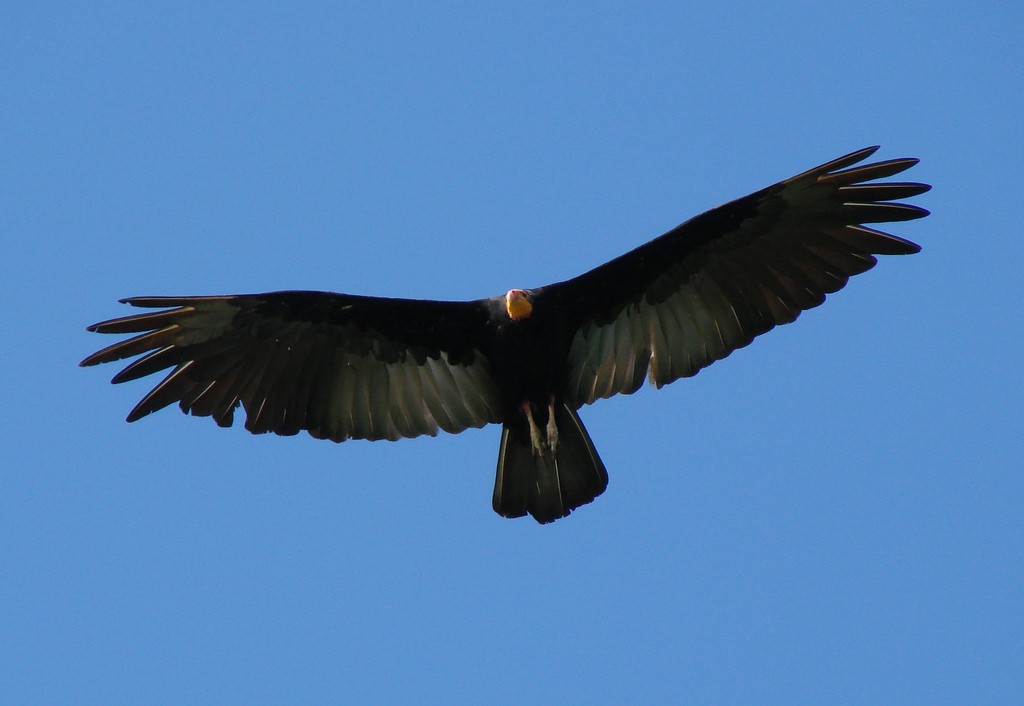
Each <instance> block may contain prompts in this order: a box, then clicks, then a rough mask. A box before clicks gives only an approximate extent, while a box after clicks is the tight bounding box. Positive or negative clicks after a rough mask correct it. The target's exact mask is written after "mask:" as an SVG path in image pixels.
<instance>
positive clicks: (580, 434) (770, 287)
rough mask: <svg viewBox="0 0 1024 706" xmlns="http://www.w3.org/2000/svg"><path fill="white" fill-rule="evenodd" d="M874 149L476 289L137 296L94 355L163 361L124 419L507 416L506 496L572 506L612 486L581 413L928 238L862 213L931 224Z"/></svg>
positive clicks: (680, 370) (358, 421)
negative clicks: (625, 246)
mask: <svg viewBox="0 0 1024 706" xmlns="http://www.w3.org/2000/svg"><path fill="white" fill-rule="evenodd" d="M877 149H878V148H877V147H869V148H866V149H863V150H859V151H857V152H853V153H851V154H849V155H846V156H845V157H840V158H839V159H836V160H833V161H831V162H828V163H826V164H823V165H821V166H819V167H815V168H814V169H811V170H808V171H806V172H804V173H802V174H799V175H797V176H795V177H792V178H790V179H787V180H785V181H782V182H779V183H778V184H775V185H773V186H769V187H767V188H765V189H762V190H761V191H758V192H756V193H754V194H751V195H749V196H745V197H743V198H741V199H737V200H735V201H732V202H730V203H727V204H725V205H722V206H719V207H718V208H715V209H712V210H710V211H708V212H706V213H703V214H701V215H700V216H697V217H696V218H693V219H690V220H689V221H686V222H685V223H683V224H682V225H679V226H677V227H675V228H673V229H672V230H670V231H669V232H667V233H665V234H664V235H662V236H660V237H658V238H655V239H654V240H652V241H651V242H649V243H647V244H645V245H641V246H640V247H638V248H636V249H635V250H632V251H630V252H628V253H626V254H625V255H621V256H620V257H617V258H615V259H614V260H611V261H610V262H607V263H605V264H603V265H601V266H599V267H596V268H594V269H593V270H591V271H589V272H587V273H585V274H582V275H580V276H579V277H575V278H573V279H570V280H566V281H564V282H559V283H556V284H552V285H548V286H546V287H540V288H537V289H512V290H509V291H508V292H507V293H506V294H504V295H501V296H497V297H490V298H487V299H478V300H476V301H468V302H449V301H427V300H413V299H389V298H382V297H364V296H356V295H351V294H335V293H328V292H303V291H291V292H270V293H266V294H245V295H232V296H206V297H133V298H129V299H124V300H122V301H123V302H125V303H128V304H131V305H132V306H136V307H142V308H147V309H158V310H159V311H151V312H148V313H141V314H137V315H135V316H127V317H124V318H118V319H112V320H110V321H104V322H102V323H98V324H94V325H93V326H90V327H89V330H90V331H96V332H98V333H116V334H136V335H135V336H134V337H132V338H129V339H127V340H123V341H120V342H118V343H115V344H113V345H111V346H109V347H107V348H104V349H103V350H101V351H99V352H97V353H94V354H93V355H91V356H89V357H88V358H86V359H85V360H83V361H82V365H95V364H98V363H108V362H111V361H115V360H121V359H123V358H131V357H134V356H142V357H140V358H138V359H137V360H135V361H134V362H132V363H131V364H130V365H128V366H127V367H126V368H125V369H124V370H122V371H121V372H120V373H118V374H117V375H116V376H114V379H113V382H115V383H119V382H125V381H128V380H134V379H136V378H140V377H144V376H147V375H150V374H152V373H155V372H159V371H162V370H167V369H170V373H169V374H168V375H167V377H165V378H164V379H163V381H162V382H160V384H158V385H157V386H156V387H155V388H153V390H152V391H150V393H149V394H147V395H146V396H145V397H144V398H143V399H142V400H141V401H140V402H139V403H138V404H137V405H136V406H135V408H134V409H133V410H132V411H131V413H130V414H129V415H128V421H130V422H132V421H135V420H137V419H139V418H141V417H144V416H146V415H147V414H150V413H152V412H155V411H157V410H159V409H161V408H163V407H166V406H167V405H170V404H173V403H175V402H176V403H178V405H179V406H180V407H181V409H182V411H184V412H190V413H192V414H194V415H198V416H210V417H213V419H214V420H215V421H216V422H217V424H219V425H221V426H230V425H231V424H232V421H233V418H234V412H235V409H236V408H237V407H238V406H239V405H241V406H242V408H243V409H244V410H245V416H246V421H245V427H246V429H248V430H249V431H251V432H253V433H263V432H274V433H277V434H296V433H298V432H299V431H301V430H306V431H307V432H309V433H310V434H311V435H312V436H314V437H316V438H321V439H331V440H332V441H345V440H346V439H392V440H394V439H399V438H409V437H414V436H419V435H421V434H430V435H435V434H436V433H437V432H438V430H443V431H446V432H451V433H457V432H460V431H463V430H464V429H467V428H469V427H482V426H484V425H485V424H491V423H498V422H500V423H501V424H502V425H503V429H502V435H501V447H500V451H499V455H498V468H497V478H496V480H495V487H494V497H493V505H494V509H495V511H496V512H498V513H499V514H501V515H504V516H506V517H520V516H523V515H525V514H527V513H529V514H530V515H532V516H533V517H534V518H535V519H536V520H537V521H538V522H551V521H553V520H556V519H558V518H560V517H565V516H566V515H568V514H569V513H570V512H571V511H572V510H573V509H575V508H577V507H579V506H580V505H584V504H586V503H589V502H590V501H592V500H593V499H594V498H596V497H597V496H598V495H600V494H601V493H602V492H604V489H605V487H606V486H607V484H608V474H607V471H606V470H605V467H604V464H603V462H602V461H601V458H600V456H599V455H598V454H597V451H596V450H595V448H594V445H593V442H592V441H591V439H590V436H589V434H588V433H587V431H586V428H585V427H584V426H583V422H582V421H581V420H580V418H579V415H578V414H577V410H578V409H579V408H580V407H581V406H583V405H584V404H590V403H592V402H594V401H595V400H598V399H600V398H603V397H611V396H612V395H615V394H619V393H625V394H630V393H632V392H635V391H636V390H637V389H638V388H639V387H640V386H641V385H642V384H643V382H644V380H645V379H646V380H649V381H650V382H651V383H652V384H654V385H656V386H658V387H661V386H662V385H666V384H668V383H670V382H672V381H673V380H677V379H678V378H680V377H687V376H690V375H694V374H696V373H697V371H699V370H700V369H701V368H703V367H705V366H707V365H710V364H711V363H713V362H714V361H716V360H719V359H721V358H724V357H725V356H727V355H729V353H731V352H732V351H734V350H736V349H737V348H742V347H743V346H745V345H747V344H748V343H750V342H751V341H752V340H753V339H754V337H755V336H758V335H760V334H762V333H765V332H766V331H768V330H770V329H772V328H773V327H775V326H777V325H779V324H784V323H789V322H790V321H793V320H794V319H796V317H797V316H798V315H799V314H800V312H801V311H804V310H806V309H810V308H812V307H815V306H817V305H819V304H821V303H822V302H823V301H824V300H825V295H826V294H829V293H831V292H835V291H837V290H839V289H841V288H842V287H843V286H844V285H845V284H846V282H847V280H848V279H849V277H851V276H852V275H856V274H859V273H861V272H864V271H865V270H868V269H870V268H871V267H873V266H874V265H875V263H876V260H875V257H874V256H875V255H907V254H911V253H916V252H918V251H919V250H920V248H919V247H918V246H917V245H915V244H914V243H911V242H910V241H907V240H904V239H902V238H898V237H896V236H894V235H890V234H888V233H883V232H881V231H879V230H875V229H874V228H872V227H870V226H869V225H865V224H874V223H884V222H891V221H905V220H912V219H915V218H921V217H923V216H926V215H928V212H927V211H926V210H924V209H922V208H919V207H917V206H911V205H908V204H903V203H897V201H899V200H900V199H905V198H908V197H911V196H916V195H918V194H922V193H924V192H925V191H927V190H928V189H929V188H930V187H929V186H928V185H926V184H918V183H915V182H883V183H876V182H875V180H876V179H882V178H886V177H891V176H893V175H895V174H899V173H900V172H903V171H904V170H906V169H909V168H910V167H912V166H913V165H914V164H916V163H917V160H916V159H893V160H888V161H884V162H875V163H872V164H864V165H861V166H854V165H856V164H858V163H860V162H862V161H863V160H865V159H867V158H868V157H869V156H871V155H872V154H874V152H875V151H876V150H877Z"/></svg>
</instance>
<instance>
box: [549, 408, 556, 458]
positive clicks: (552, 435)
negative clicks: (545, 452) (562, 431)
mask: <svg viewBox="0 0 1024 706" xmlns="http://www.w3.org/2000/svg"><path fill="white" fill-rule="evenodd" d="M547 431H548V448H549V449H551V455H552V456H554V455H555V454H556V453H558V426H557V425H556V424H555V398H554V397H552V398H551V402H549V403H548V430H547Z"/></svg>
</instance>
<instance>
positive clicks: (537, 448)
mask: <svg viewBox="0 0 1024 706" xmlns="http://www.w3.org/2000/svg"><path fill="white" fill-rule="evenodd" d="M523 412H524V413H525V414H526V421H527V422H529V424H530V445H531V446H532V447H533V455H534V456H541V455H543V454H544V449H546V448H547V445H548V443H547V441H546V440H545V439H544V436H543V434H542V433H541V430H540V427H539V426H537V422H536V421H534V419H533V412H532V411H530V403H529V402H523Z"/></svg>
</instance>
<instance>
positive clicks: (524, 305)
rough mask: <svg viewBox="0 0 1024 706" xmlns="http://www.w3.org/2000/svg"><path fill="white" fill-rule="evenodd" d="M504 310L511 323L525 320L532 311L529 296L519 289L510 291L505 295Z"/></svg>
mask: <svg viewBox="0 0 1024 706" xmlns="http://www.w3.org/2000/svg"><path fill="white" fill-rule="evenodd" d="M505 309H506V311H508V317H509V318H510V319H512V320H513V321H519V320H520V319H525V318H526V317H527V316H529V315H530V312H531V311H533V303H532V302H531V301H530V297H529V295H528V294H527V293H526V292H524V291H523V290H521V289H510V290H509V291H508V294H506V295H505Z"/></svg>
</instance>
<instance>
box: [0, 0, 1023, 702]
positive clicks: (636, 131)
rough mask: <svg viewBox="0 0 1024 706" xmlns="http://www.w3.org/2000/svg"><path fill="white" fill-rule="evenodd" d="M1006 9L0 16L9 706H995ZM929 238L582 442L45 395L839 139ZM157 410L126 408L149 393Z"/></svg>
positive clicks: (218, 8) (349, 9)
mask: <svg viewBox="0 0 1024 706" xmlns="http://www.w3.org/2000/svg"><path fill="white" fill-rule="evenodd" d="M1022 30H1024V9H1022V7H1021V5H1020V4H1019V3H1017V2H1005V3H999V2H997V3H989V4H984V5H968V4H967V3H872V2H868V3H856V4H852V5H850V4H847V5H842V6H839V5H833V4H828V3H826V4H820V3H797V2H784V3H777V4H772V5H771V6H770V7H766V8H764V9H752V8H751V7H750V6H749V5H747V4H743V3H739V4H734V5H730V4H726V5H719V6H716V7H715V8H710V9H693V8H687V7H685V4H681V3H676V2H664V3H634V4H632V5H631V6H630V9H625V8H624V4H622V5H620V4H614V3H611V4H601V3H586V4H584V3H576V4H568V5H563V6H560V7H559V6H555V4H554V3H516V4H514V5H512V4H508V6H505V7H499V6H498V5H497V4H484V5H481V4H480V3H450V2H449V3H420V2H417V3H412V2H409V3H404V2H396V3H373V4H370V3H367V4H360V5H355V4H341V3H313V4H301V5H300V4H293V3H241V4H224V3H186V2H182V3H170V4H167V3H106V2H98V3H95V2H94V3H89V4H85V3H81V4H62V3H48V2H37V3H6V4H5V6H4V7H3V9H2V10H0V61H2V77H0V94H2V96H3V99H2V101H0V145H2V149H0V189H2V194H0V228H2V231H0V237H2V242H3V246H4V247H3V257H2V260H0V270H2V278H0V296H2V300H3V318H2V320H3V330H4V334H3V365H2V367H0V375H2V381H0V384H2V391H3V394H2V398H0V410H2V424H3V435H4V442H3V444H2V449H0V455H2V458H0V467H2V469H0V472H2V490H0V551H2V556H0V581H2V582H0V692H2V694H3V698H2V700H3V701H4V702H5V703H12V704H13V703H18V704H28V703H32V704H71V703H74V704H87V703H90V704H91V703H95V704H143V703H165V704H183V703H192V704H198V703H211V704H227V703H274V702H276V703H315V702H319V703H330V702H333V703H387V702H407V703H432V702H433V703H442V702H443V703H510V704H511V703H530V702H533V703H555V702H569V703H573V702H576V703H620V704H621V703H641V702H646V703H669V702H678V703H682V702H687V703H718V704H728V703H737V704H744V703H762V704H763V703H780V704H796V703H808V704H812V703H813V704H826V703H827V704H845V703H858V704H885V703H900V704H964V703H977V704H998V703H1007V704H1009V703H1014V704H1019V703H1024V637H1022V636H1024V608H1022V603H1024V601H1022V599H1024V589H1022V586H1024V541H1022V531H1024V482H1022V472H1021V465H1022V464H1021V460H1020V458H1021V451H1022V450H1024V449H1022V443H1021V437H1022V432H1024V429H1022V425H1021V422H1020V413H1021V404H1022V391H1024V390H1022V387H1024V386H1022V373H1021V359H1022V353H1024V347H1022V345H1021V338H1022V336H1021V329H1022V313H1024V312H1022V296H1021V295H1022V285H1021V268H1022V263H1024V258H1022V254H1024V253H1022V249H1024V248H1022V245H1021V243H1022V239H1024V235H1022V233H1021V229H1020V225H1019V224H1020V214H1021V209H1022V207H1024V205H1022V200H1024V199H1022V187H1021V168H1020V165H1021V158H1022V156H1024V154H1022V152H1024V149H1022V145H1024V138H1022V128H1021V124H1022V121H1024V98H1022V96H1024V78H1022V77H1024V70H1022V66H1024V52H1022V46H1024V44H1022V42H1021V39H1020V37H1021V34H1022ZM875 143H880V144H882V145H883V146H884V148H883V151H882V152H880V153H879V157H880V158H891V157H902V156H917V157H920V158H922V160H923V161H922V164H921V165H920V166H919V167H916V168H915V169H914V170H913V171H912V172H911V174H910V177H911V178H916V179H918V180H922V181H927V182H930V183H932V184H934V185H935V189H934V190H933V191H932V192H931V193H929V194H927V195H925V196H922V197H920V198H918V199H915V202H916V203H919V204H921V205H923V206H925V207H928V208H930V209H932V210H933V211H934V214H933V215H932V216H931V217H930V218H928V219H925V220H923V221H917V222H914V223H908V224H903V225H898V226H896V227H895V228H894V231H895V232H897V233H898V234H900V235H902V236H905V237H908V238H910V239H913V240H916V241H918V242H920V243H921V244H922V245H923V246H924V251H923V253H922V254H920V255H918V256H915V257H908V258H890V259H887V260H885V261H883V262H882V263H881V264H880V265H879V267H878V268H877V269H875V270H873V271H871V272H870V273H868V274H866V275H864V276H862V277H859V278H857V279H856V280H854V281H853V282H852V283H851V285H850V286H849V287H848V288H847V289H846V290H844V291H843V292H841V293H839V294H838V295H836V296H835V297H832V298H830V299H829V301H828V302H827V303H826V304H825V305H824V306H823V307H822V308H820V309H817V310H814V311H812V312H809V313H807V314H805V315H804V317H802V318H801V319H800V321H799V322H797V323H796V324H795V325H793V326H788V327H785V328H783V329H780V330H777V331H774V332H772V333H770V334H769V335H767V336H765V337H763V338H761V339H759V340H758V341H756V342H755V343H754V345H752V346H751V347H750V348H747V349H744V350H742V351H740V352H738V353H736V354H734V355H733V356H732V357H730V358H729V359H727V360H725V361H722V362H720V363H717V364H715V365H714V366H712V367H711V368H709V369H708V370H705V371H704V372H702V373H701V374H700V375H699V376H697V377H696V378H693V379H691V380H686V381H681V382H678V383H676V384H674V385H672V386H670V387H668V388H666V389H664V390H661V391H658V392H656V391H653V390H650V389H647V388H645V389H644V390H642V391H641V392H639V393H638V394H636V395H634V396H632V397H621V398H617V399H614V400H609V401H604V402H602V403H600V404H598V405H596V406H594V407H588V408H586V409H584V410H583V411H582V414H583V418H584V420H585V421H586V423H587V425H588V427H589V429H590V431H591V434H592V435H593V437H594V439H595V442H596V444H597V446H598V448H599V450H600V452H601V454H602V455H603V457H604V460H605V462H606V463H607V466H608V468H609V470H610V473H611V484H610V486H609V488H608V491H607V492H606V493H605V495H604V496H602V497H601V498H600V499H599V500H598V501H597V502H596V503H594V504H592V505H589V506H587V507H585V508H583V509H581V510H579V511H578V512H577V513H575V514H574V515H573V516H572V517H570V518H569V519H567V520H563V521H560V522H558V523H556V524H554V525H552V526H546V527H541V526H538V525H536V524H535V523H533V522H532V521H530V520H517V521H510V520H505V519H502V518H500V517H498V516H497V515H495V514H494V513H493V512H492V511H491V507H490V496H491V486H492V482H493V473H494V463H495V458H496V451H497V445H498V436H499V432H498V429H497V428H493V427H492V428H487V429H483V430H473V431H469V432H467V433H464V434H462V435H459V436H441V437H438V438H434V439H431V438H424V439H417V440H413V441H404V442H401V443H395V444H391V443H384V442H380V443H366V442H352V443H346V444H341V445H335V444H331V443H327V442H320V441H314V440H312V439H310V438H309V437H307V436H305V435H303V436H300V437H294V438H278V437H272V436H264V437H253V436H250V435H249V434H246V433H245V432H244V431H242V430H241V429H240V428H237V427H236V428H234V429H231V430H222V429H218V428H216V426H215V425H214V424H212V423H211V422H210V421H209V420H202V419H192V418H188V417H185V416H184V415H181V414H180V413H178V412H177V411H175V410H173V409H172V410H168V411H165V412H163V413H161V414H158V415H156V416H153V417H149V418H147V419H145V420H143V421H141V422H139V423H137V424H133V425H131V426H129V425H127V424H125V423H124V422H123V421H122V420H123V418H124V416H125V415H126V414H127V412H128V410H129V409H130V408H131V407H132V405H133V404H134V403H135V402H136V401H137V400H138V399H139V398H140V397H141V396H142V395H143V394H144V393H145V392H146V391H147V390H148V389H149V387H148V385H149V384H150V381H148V380H147V381H144V382H139V383H133V384H128V385H124V386H120V387H116V388H115V387H111V386H110V385H108V384H107V381H108V380H109V378H110V376H111V375H112V374H113V373H114V372H115V371H116V369H115V368H113V367H111V366H108V367H106V368H103V369H79V368H77V367H76V365H77V363H78V361H79V360H80V359H82V358H83V357H84V356H85V355H87V354H88V353H90V352H92V351H93V350H95V349H97V348H98V347H100V346H101V345H105V344H107V343H110V342H111V341H112V340H113V339H112V338H107V337H103V338H101V337H99V336H97V335H94V334H90V333H87V332H86V331H85V326H86V325H87V324H89V323H92V322H95V321H98V320H101V319H105V318H110V317H113V316H118V315H123V314H126V313H128V309H127V308H125V307H122V306H120V305H118V304H117V303H116V300H117V299H118V298H120V297H124V296H129V295H142V294H220V293H237V292H252V291H266V290H273V289H285V288H310V289H314V288H315V289H330V290H338V291H345V292H352V293H362V294H376V295H395V296H406V297H424V298H453V299H462V298H476V297H479V296H485V295H493V294H498V293H501V292H504V291H505V290H506V289H508V288H510V287H513V286H527V287H528V286H537V285H541V284H545V283H548V282H551V281H555V280H558V279H564V278H567V277H570V276H573V275H575V274H578V273H580V272H582V271H583V270H585V269H589V268H590V267H592V266H595V265H597V264H599V263H601V262H603V261H605V260H607V259H610V258H611V257H613V256H615V255H618V254H619V253H621V252H624V251H625V250H628V249H631V248H633V247H635V246H636V245H638V244H640V243H642V242H645V241H646V240H648V239H650V238H652V237H654V236H656V235H658V234H659V233H661V232H663V231H664V230H666V229H668V228H670V227H672V226H674V225H676V224H677V223H678V222H680V221H682V220H684V219H685V218H688V217H690V216H692V215H695V214H697V213H699V212H701V211H703V210H705V209H706V208H709V207H711V206H714V205H716V204H719V203H721V202H723V201H726V200H729V199H732V198H735V197H738V196H741V195H744V194H746V193H748V192H751V191H753V190H756V189H758V188H761V187H763V186H765V185H767V184H770V183H772V182H773V181H775V180H778V179H781V178H784V177H788V176H790V175H792V174H794V173H796V172H799V171H802V170H804V169H806V168H809V167H811V166H814V165H816V164H818V163H820V162H823V161H826V160H828V159H831V158H833V157H836V156H839V155H840V154H843V153H845V152H848V151H852V150H854V149H857V148H860V147H863V146H865V145H869V144H875ZM154 382H155V381H154Z"/></svg>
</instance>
